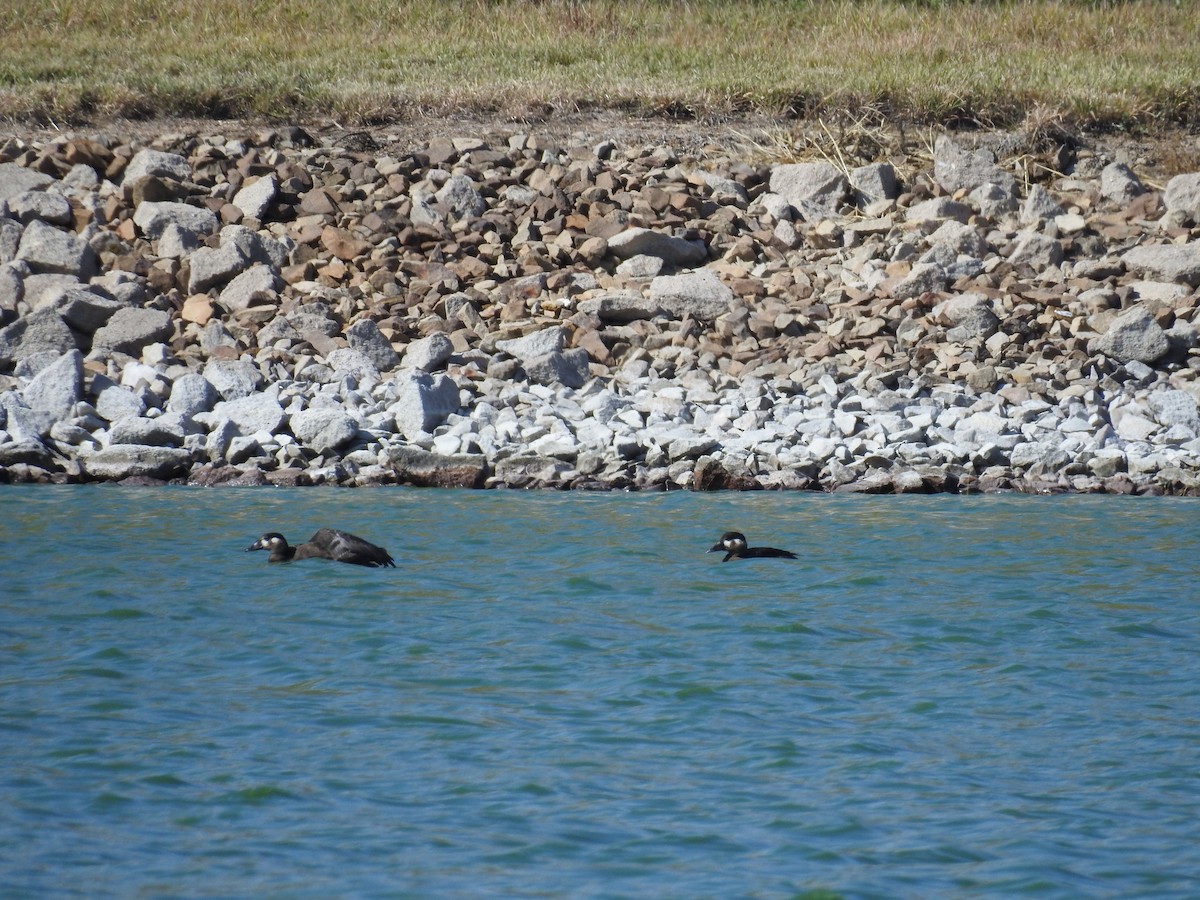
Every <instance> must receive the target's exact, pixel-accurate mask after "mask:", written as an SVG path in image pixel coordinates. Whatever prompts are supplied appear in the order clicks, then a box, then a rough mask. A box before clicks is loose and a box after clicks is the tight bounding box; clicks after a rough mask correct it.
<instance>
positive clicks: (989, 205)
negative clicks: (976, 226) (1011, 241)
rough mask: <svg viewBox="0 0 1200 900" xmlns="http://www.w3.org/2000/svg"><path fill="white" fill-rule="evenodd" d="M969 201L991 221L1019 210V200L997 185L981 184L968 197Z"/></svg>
mask: <svg viewBox="0 0 1200 900" xmlns="http://www.w3.org/2000/svg"><path fill="white" fill-rule="evenodd" d="M967 199H968V200H970V201H971V204H972V205H973V206H974V207H975V208H976V209H977V210H979V212H980V213H981V214H982V215H984V216H986V217H988V218H989V219H998V218H1000V217H1001V216H1004V215H1006V214H1007V213H1011V212H1015V211H1016V209H1017V198H1016V197H1015V196H1014V195H1013V194H1012V193H1010V192H1009V191H1006V190H1005V189H1004V188H1002V187H1000V186H999V185H996V184H981V185H980V186H979V187H977V188H975V190H973V191H971V193H969V194H968V195H967Z"/></svg>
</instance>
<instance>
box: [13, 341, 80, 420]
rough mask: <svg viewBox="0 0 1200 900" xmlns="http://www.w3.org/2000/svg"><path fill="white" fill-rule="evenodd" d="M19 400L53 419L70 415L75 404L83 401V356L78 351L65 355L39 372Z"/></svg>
mask: <svg viewBox="0 0 1200 900" xmlns="http://www.w3.org/2000/svg"><path fill="white" fill-rule="evenodd" d="M21 396H22V397H23V398H24V400H25V403H26V405H28V406H29V408H30V409H35V410H40V411H41V412H44V413H48V414H50V415H51V416H53V417H54V418H56V419H66V418H68V417H70V416H71V415H73V414H74V408H75V404H76V403H78V402H79V401H80V400H82V399H83V354H82V353H80V352H79V351H78V350H71V351H69V352H67V353H64V354H63V355H62V356H60V357H59V358H58V360H57V361H55V362H53V363H51V364H50V365H48V366H46V368H44V369H42V371H40V372H38V374H37V375H36V376H34V378H33V380H32V381H30V382H29V384H27V385H26V386H25V389H24V390H23V391H22V392H21Z"/></svg>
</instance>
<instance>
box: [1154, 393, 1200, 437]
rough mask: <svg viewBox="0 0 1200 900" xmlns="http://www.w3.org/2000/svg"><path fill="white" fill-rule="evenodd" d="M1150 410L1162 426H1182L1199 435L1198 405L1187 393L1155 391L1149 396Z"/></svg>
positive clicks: (1199, 406) (1199, 409) (1199, 414)
mask: <svg viewBox="0 0 1200 900" xmlns="http://www.w3.org/2000/svg"><path fill="white" fill-rule="evenodd" d="M1150 408H1151V409H1153V410H1154V417H1155V418H1156V419H1158V421H1159V422H1160V423H1162V424H1163V425H1166V426H1167V427H1170V426H1172V425H1184V426H1186V427H1187V428H1190V429H1191V430H1192V431H1193V432H1195V433H1197V434H1200V405H1198V404H1197V402H1196V398H1195V397H1194V396H1193V395H1192V394H1190V393H1188V392H1187V391H1181V390H1160V391H1155V392H1154V393H1152V394H1151V395H1150Z"/></svg>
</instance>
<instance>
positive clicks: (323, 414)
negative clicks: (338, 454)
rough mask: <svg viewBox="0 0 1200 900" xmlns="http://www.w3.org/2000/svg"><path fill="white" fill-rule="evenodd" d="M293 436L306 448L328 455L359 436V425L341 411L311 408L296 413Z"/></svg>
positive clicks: (292, 424) (292, 426)
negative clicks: (327, 453)
mask: <svg viewBox="0 0 1200 900" xmlns="http://www.w3.org/2000/svg"><path fill="white" fill-rule="evenodd" d="M290 425H291V429H292V434H294V435H295V436H296V440H298V441H299V442H300V443H301V444H303V445H304V446H305V447H308V448H310V449H312V450H315V451H316V452H317V453H326V452H328V451H330V450H336V449H337V448H338V447H341V446H344V445H345V444H348V443H349V442H350V441H352V440H354V438H356V437H357V436H358V423H357V422H355V421H354V419H352V418H351V417H350V416H348V415H347V414H346V413H344V412H342V411H341V410H340V409H324V408H316V409H313V408H310V409H304V410H301V411H300V412H298V413H294V414H293V415H292V417H291V421H290Z"/></svg>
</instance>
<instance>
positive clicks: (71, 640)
mask: <svg viewBox="0 0 1200 900" xmlns="http://www.w3.org/2000/svg"><path fill="white" fill-rule="evenodd" d="M1198 510H1200V507H1198V506H1197V505H1196V503H1195V501H1189V500H1181V499H1149V498H1139V499H1132V498H1114V497H1056V498H1035V497H966V498H964V497H949V496H937V497H928V498H918V497H829V496H823V495H813V494H766V493H755V494H718V495H697V494H685V493H672V494H655V495H627V494H603V495H590V494H559V493H548V492H547V493H516V492H465V491H462V492H453V491H433V490H425V491H420V490H405V489H389V488H380V489H357V490H335V489H328V490H325V489H302V490H268V489H220V490H200V489H185V488H178V489H176V488H168V489H158V488H155V489H138V488H118V487H114V486H90V487H84V486H73V487H64V488H56V487H45V486H41V487H6V488H3V489H0V698H2V702H0V754H2V758H3V760H4V766H3V769H0V847H2V848H3V853H0V884H3V885H5V889H4V892H3V893H4V896H6V897H10V896H11V897H45V896H56V897H72V896H78V897H101V896H121V897H137V896H146V897H150V896H167V895H170V896H191V897H204V896H212V897H218V896H219V897H231V896H277V897H327V896H358V897H427V896H463V897H466V896H485V895H488V896H521V897H564V896H570V897H634V896H638V897H645V896H653V897H689V898H690V897H734V896H739V897H794V896H804V895H806V894H807V895H810V896H822V897H824V896H843V897H847V898H851V897H881V898H882V897H930V896H997V897H1008V896H1031V897H1085V896H1095V897H1118V896H1119V897H1136V896H1144V897H1173V896H1174V897H1186V896H1194V895H1195V893H1196V890H1197V885H1198V884H1200V824H1198V821H1200V820H1198V817H1197V812H1198V809H1200V774H1198V769H1197V766H1196V759H1197V748H1198V747H1200V654H1198V647H1200V644H1198V638H1200V612H1198V610H1200V606H1198V600H1200V588H1197V586H1196V578H1195V576H1196V571H1197V559H1198V558H1200V554H1198V552H1197V551H1198V549H1200V538H1198V537H1197V529H1196V524H1195V523H1196V518H1197V511H1198ZM323 525H331V526H335V527H342V528H345V529H348V530H350V531H353V532H356V533H358V534H361V535H363V536H364V537H367V538H369V539H372V540H375V541H377V542H378V543H381V544H383V545H385V546H386V547H387V548H388V549H389V550H390V551H391V552H392V555H393V556H395V557H396V560H397V564H398V568H396V569H394V570H375V569H362V568H358V567H353V566H343V565H336V564H331V563H326V562H322V561H315V560H314V561H306V562H303V563H297V564H292V565H286V566H280V565H269V564H267V561H266V554H264V553H243V552H242V549H243V548H244V547H246V546H247V545H249V544H250V543H251V542H252V541H253V540H254V539H256V538H257V537H258V536H259V535H260V534H261V533H262V532H264V531H268V530H278V531H282V532H284V533H285V534H287V535H288V536H289V537H290V538H293V539H294V540H300V539H303V538H305V537H307V536H308V535H310V534H311V533H312V532H313V531H314V530H316V528H318V527H320V526H323ZM733 528H737V529H740V530H743V531H745V532H746V533H747V535H748V536H749V538H750V541H751V543H752V544H754V543H764V544H771V545H773V546H777V547H784V548H787V549H791V550H793V551H795V552H797V553H798V554H799V555H800V557H801V558H800V559H799V560H797V561H794V562H793V561H786V560H761V561H747V562H743V563H738V564H735V563H729V564H721V563H720V556H719V555H717V554H712V555H706V554H705V553H704V551H705V550H706V549H707V548H708V547H709V546H711V545H712V543H713V542H714V541H715V540H716V539H717V537H718V536H719V535H720V533H721V532H722V531H724V530H726V529H733Z"/></svg>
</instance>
